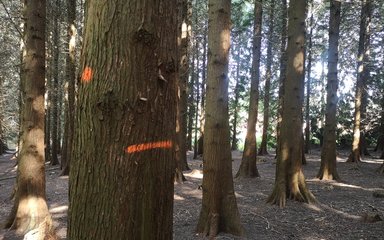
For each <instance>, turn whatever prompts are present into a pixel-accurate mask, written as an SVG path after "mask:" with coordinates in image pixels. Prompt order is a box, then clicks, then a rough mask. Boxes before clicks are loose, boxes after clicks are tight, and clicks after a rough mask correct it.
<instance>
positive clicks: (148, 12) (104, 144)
mask: <svg viewBox="0 0 384 240" xmlns="http://www.w3.org/2000/svg"><path fill="white" fill-rule="evenodd" d="M168 5H169V6H177V0H169V1H163V0H161V1H154V0H132V1H125V0H116V1H107V0H89V1H87V4H86V13H87V15H86V16H87V17H86V21H85V22H86V26H85V33H84V42H83V52H82V56H81V64H80V66H81V68H80V69H81V72H82V73H81V75H80V79H79V81H80V82H81V84H80V86H79V94H78V104H77V107H76V122H75V129H76V132H75V137H74V144H73V154H72V159H71V160H72V162H71V171H70V193H71V194H70V203H69V216H68V217H69V223H68V227H69V228H68V239H94V240H98V239H100V240H104V239H127V238H129V239H172V234H173V233H172V221H173V215H172V208H173V187H174V185H173V184H174V171H175V160H174V159H175V149H174V142H175V129H176V104H177V74H178V68H179V64H178V63H179V62H178V56H177V8H176V7H167V6H168ZM127 13H129V14H127Z"/></svg>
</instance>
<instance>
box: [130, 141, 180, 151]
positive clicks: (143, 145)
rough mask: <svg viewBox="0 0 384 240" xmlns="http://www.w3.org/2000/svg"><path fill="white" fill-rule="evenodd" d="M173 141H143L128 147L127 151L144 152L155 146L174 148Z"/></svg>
mask: <svg viewBox="0 0 384 240" xmlns="http://www.w3.org/2000/svg"><path fill="white" fill-rule="evenodd" d="M172 145H173V144H172V141H160V142H152V143H141V144H135V145H131V146H129V147H127V148H126V149H125V151H126V152H127V153H134V152H142V151H145V150H149V149H154V148H172Z"/></svg>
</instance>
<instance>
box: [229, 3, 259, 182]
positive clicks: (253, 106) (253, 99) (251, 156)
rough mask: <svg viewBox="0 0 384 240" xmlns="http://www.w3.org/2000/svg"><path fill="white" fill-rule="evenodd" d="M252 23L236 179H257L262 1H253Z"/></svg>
mask: <svg viewBox="0 0 384 240" xmlns="http://www.w3.org/2000/svg"><path fill="white" fill-rule="evenodd" d="M254 15H255V18H254V22H253V45H252V54H253V56H252V69H251V92H250V100H249V109H248V122H247V135H246V136H245V144H244V151H243V157H242V160H241V165H240V168H239V171H238V172H237V174H236V177H259V176H260V174H259V172H258V170H257V166H256V160H257V146H256V145H257V144H256V124H257V115H258V114H257V113H258V104H259V82H260V57H261V25H262V15H263V7H262V1H261V0H260V1H255V5H254Z"/></svg>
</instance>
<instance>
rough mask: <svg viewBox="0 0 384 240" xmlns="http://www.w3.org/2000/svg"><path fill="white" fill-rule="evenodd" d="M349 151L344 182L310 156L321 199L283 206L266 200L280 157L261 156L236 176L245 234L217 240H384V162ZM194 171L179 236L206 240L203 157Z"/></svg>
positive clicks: (6, 181) (56, 210) (61, 218)
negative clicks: (245, 174) (352, 159)
mask: <svg viewBox="0 0 384 240" xmlns="http://www.w3.org/2000/svg"><path fill="white" fill-rule="evenodd" d="M10 157H11V155H10V154H8V155H3V156H1V157H0V220H4V219H5V218H6V216H7V214H8V213H9V211H10V209H11V207H12V200H11V199H10V195H11V193H12V189H13V184H14V182H15V176H16V169H15V167H14V164H15V162H14V160H10ZM346 159H347V152H345V153H342V154H340V155H339V158H338V165H337V167H338V171H339V175H340V177H341V178H342V180H343V181H342V182H341V183H338V182H333V181H326V182H324V181H319V180H317V179H315V178H314V177H315V176H316V173H317V171H318V169H319V166H320V152H319V151H315V150H314V151H312V153H311V154H309V155H307V161H308V164H307V165H306V166H304V174H305V176H306V178H307V183H308V185H309V188H310V190H311V191H312V193H313V194H314V195H315V197H316V199H317V201H318V203H316V204H311V205H309V204H303V203H298V202H293V201H288V202H287V207H286V208H284V209H280V208H279V207H277V206H272V205H269V204H267V203H266V199H267V197H268V195H269V194H270V192H271V190H272V186H273V183H274V174H275V167H276V161H275V159H274V156H273V155H270V156H266V157H260V159H259V161H258V169H259V172H260V174H261V177H260V178H255V179H235V181H234V184H235V191H236V196H237V203H238V207H239V211H240V213H241V220H242V223H243V226H244V228H245V231H246V236H244V237H242V238H236V237H234V236H231V235H226V234H220V235H219V236H218V237H217V239H261V240H263V239H265V240H269V239H271V240H272V239H302V240H320V239H324V240H333V239H335V240H339V239H345V240H347V239H348V240H350V239H357V240H360V239H367V240H372V239H384V221H375V220H378V219H379V218H381V219H384V198H382V197H380V195H377V193H380V192H381V191H384V176H383V175H380V174H378V173H376V169H377V168H379V166H380V164H381V163H382V160H379V159H377V158H374V157H372V158H364V159H363V162H362V163H359V164H358V165H356V164H351V163H346V162H345V161H346ZM233 160H234V161H233V171H234V173H235V172H236V171H237V169H238V167H239V165H240V161H241V153H240V152H233ZM189 164H190V166H191V168H192V170H191V171H188V172H185V176H186V178H187V180H188V181H187V182H185V183H184V184H176V185H175V198H174V199H175V201H174V222H173V224H174V226H173V230H174V239H176V240H187V239H201V237H199V236H198V235H196V233H195V227H196V224H197V220H198V217H199V211H200V205H201V198H202V190H201V189H200V188H199V186H200V185H201V182H202V168H201V164H202V161H201V159H195V160H192V159H190V160H189ZM59 174H60V170H59V169H58V168H57V167H48V168H47V200H48V204H49V207H50V211H51V213H52V216H53V218H54V221H55V226H56V231H57V234H58V235H59V236H60V237H61V238H62V239H65V235H66V225H67V223H66V222H67V214H66V212H67V208H68V197H67V196H68V177H60V176H59ZM0 239H22V237H15V236H14V234H13V232H10V231H6V230H1V231H0Z"/></svg>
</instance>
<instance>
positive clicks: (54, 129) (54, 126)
mask: <svg viewBox="0 0 384 240" xmlns="http://www.w3.org/2000/svg"><path fill="white" fill-rule="evenodd" d="M59 7H60V0H56V1H55V2H54V7H53V9H54V10H53V23H54V24H53V46H52V47H53V49H52V52H53V62H52V65H53V66H52V80H51V81H52V88H51V92H52V103H51V104H52V105H51V106H52V117H51V119H52V122H51V134H52V135H51V139H52V149H51V150H52V151H51V153H52V158H51V165H57V164H59V159H58V156H57V155H58V152H57V150H58V144H59V143H58V141H57V139H58V118H59V109H58V102H59V97H58V95H59V47H60V36H59V33H60V25H59V16H58V15H59V11H61V9H60V8H59Z"/></svg>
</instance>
